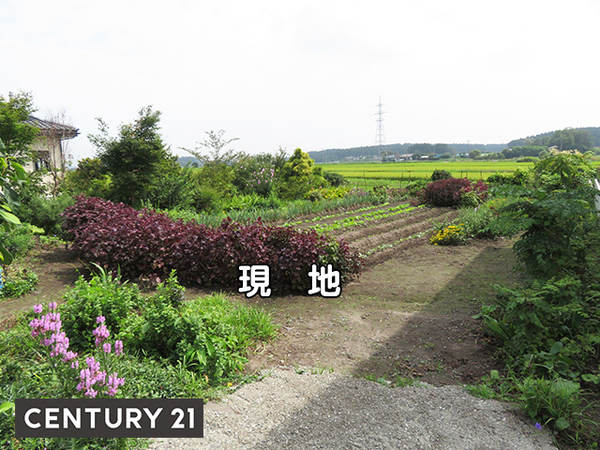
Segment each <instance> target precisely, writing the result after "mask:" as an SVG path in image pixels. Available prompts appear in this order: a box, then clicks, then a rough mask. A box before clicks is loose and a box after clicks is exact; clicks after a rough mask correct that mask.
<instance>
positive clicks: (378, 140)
mask: <svg viewBox="0 0 600 450" xmlns="http://www.w3.org/2000/svg"><path fill="white" fill-rule="evenodd" d="M382 108H383V103H381V95H380V96H379V103H378V104H377V112H376V113H375V115H376V116H377V119H376V122H377V134H376V136H375V145H377V146H379V154H380V155H381V153H382V152H383V149H384V145H385V133H384V132H383V115H384V114H385V113H384V111H383V109H382Z"/></svg>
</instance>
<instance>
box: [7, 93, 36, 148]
mask: <svg viewBox="0 0 600 450" xmlns="http://www.w3.org/2000/svg"><path fill="white" fill-rule="evenodd" d="M33 112H35V108H34V107H33V98H32V96H31V94H29V93H24V92H19V93H16V94H14V93H12V92H11V93H9V94H8V98H5V97H3V96H1V95H0V139H2V141H3V142H4V155H5V156H16V157H20V158H24V157H28V156H29V155H30V147H31V144H32V143H33V141H34V140H35V138H36V136H37V134H38V133H39V129H38V128H36V127H34V126H33V125H30V124H27V123H25V121H26V120H27V118H28V117H29V115H30V114H32V113H33Z"/></svg>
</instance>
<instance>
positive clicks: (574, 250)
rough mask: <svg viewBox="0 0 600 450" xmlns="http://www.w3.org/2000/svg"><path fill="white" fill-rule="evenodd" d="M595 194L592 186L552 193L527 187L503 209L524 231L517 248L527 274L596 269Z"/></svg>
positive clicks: (547, 276)
mask: <svg viewBox="0 0 600 450" xmlns="http://www.w3.org/2000/svg"><path fill="white" fill-rule="evenodd" d="M594 193H595V192H594V191H593V190H592V188H591V187H589V186H584V187H580V188H577V189H570V190H566V191H565V190H559V191H550V192H548V191H546V190H544V189H526V190H524V191H522V193H521V198H520V199H518V200H517V201H515V202H514V203H512V204H510V205H508V206H506V207H505V208H503V209H502V210H501V214H504V215H507V216H510V217H512V218H513V219H514V220H515V221H520V223H521V224H522V226H523V229H524V230H525V232H524V233H523V234H522V235H521V236H520V238H519V240H518V241H517V242H516V243H515V245H514V250H515V252H516V254H517V257H518V258H519V260H520V262H522V263H523V264H524V267H525V270H526V271H527V272H528V273H530V274H532V275H534V276H537V277H542V278H551V277H553V276H557V275H560V274H566V273H575V274H579V275H584V274H585V273H586V272H589V271H590V270H594V271H595V270H597V267H596V263H595V260H597V258H598V256H597V251H598V243H599V242H600V235H599V227H598V225H599V220H598V215H597V213H596V211H595V207H594V206H593V200H594Z"/></svg>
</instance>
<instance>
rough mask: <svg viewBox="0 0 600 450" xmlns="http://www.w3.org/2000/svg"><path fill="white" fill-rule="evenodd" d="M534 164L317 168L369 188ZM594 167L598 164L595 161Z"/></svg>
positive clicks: (437, 163) (431, 163)
mask: <svg viewBox="0 0 600 450" xmlns="http://www.w3.org/2000/svg"><path fill="white" fill-rule="evenodd" d="M533 164H534V163H527V162H517V161H516V160H508V161H472V160H465V161H461V160H458V161H411V162H397V163H376V162H374V163H348V164H319V166H320V167H322V168H323V170H325V171H328V172H335V173H339V174H341V175H343V176H344V177H346V178H347V179H348V180H349V181H350V182H351V183H352V184H355V185H358V186H362V187H370V186H376V185H382V184H385V185H388V186H394V185H401V184H402V183H405V182H407V181H410V180H414V179H417V178H420V179H424V178H425V179H429V178H431V174H432V173H433V171H434V170H436V169H439V170H447V171H449V172H450V173H451V174H452V176H453V177H456V178H465V177H466V178H468V179H470V180H481V179H483V180H485V179H487V177H488V176H490V175H492V174H494V173H496V172H498V173H512V172H514V171H515V170H517V169H521V170H527V169H529V168H530V167H532V166H533ZM592 164H593V165H594V166H598V165H600V161H594V162H593V163H592Z"/></svg>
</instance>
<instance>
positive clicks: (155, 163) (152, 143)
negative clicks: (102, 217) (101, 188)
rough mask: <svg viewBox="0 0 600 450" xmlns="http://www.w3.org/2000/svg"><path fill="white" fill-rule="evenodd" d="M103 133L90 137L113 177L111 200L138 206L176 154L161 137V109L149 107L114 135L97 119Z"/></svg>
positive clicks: (103, 164)
mask: <svg viewBox="0 0 600 450" xmlns="http://www.w3.org/2000/svg"><path fill="white" fill-rule="evenodd" d="M97 120H98V123H99V129H100V134H98V135H89V136H88V138H89V140H90V141H91V142H92V144H94V145H95V146H96V149H97V152H98V158H99V159H100V161H101V163H102V166H103V167H104V169H105V170H106V172H108V173H110V174H111V176H112V189H111V193H110V197H111V199H112V200H116V201H122V202H124V203H128V204H130V205H132V206H138V205H139V204H140V202H141V200H142V199H144V197H145V196H146V194H147V192H148V190H149V189H150V186H151V185H152V183H153V180H154V179H155V177H156V176H157V175H158V174H160V173H161V170H162V169H163V168H164V167H165V166H166V165H168V166H171V165H170V164H169V161H170V160H172V159H173V158H174V157H173V156H172V155H171V154H170V152H169V149H168V148H167V147H165V145H164V143H163V141H162V137H161V136H160V132H159V130H160V127H159V122H160V111H154V110H153V109H152V107H151V106H146V107H145V108H142V109H141V110H140V111H139V117H138V118H137V119H136V120H135V122H133V123H132V124H128V125H121V127H120V128H119V134H118V136H116V137H111V136H110V135H109V132H108V126H107V125H106V123H105V122H104V121H103V120H102V119H97Z"/></svg>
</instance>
